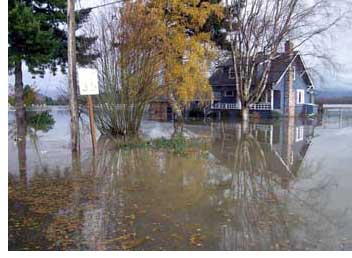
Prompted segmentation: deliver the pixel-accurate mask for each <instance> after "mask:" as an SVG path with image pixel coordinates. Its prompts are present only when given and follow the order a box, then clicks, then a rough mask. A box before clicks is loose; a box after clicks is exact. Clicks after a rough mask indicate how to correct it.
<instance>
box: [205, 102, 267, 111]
mask: <svg viewBox="0 0 352 258" xmlns="http://www.w3.org/2000/svg"><path fill="white" fill-rule="evenodd" d="M210 108H211V109H220V110H239V109H241V107H240V105H239V104H236V103H213V104H212V105H211V106H210ZM249 109H250V110H272V108H271V104H270V103H258V104H252V105H250V106H249Z"/></svg>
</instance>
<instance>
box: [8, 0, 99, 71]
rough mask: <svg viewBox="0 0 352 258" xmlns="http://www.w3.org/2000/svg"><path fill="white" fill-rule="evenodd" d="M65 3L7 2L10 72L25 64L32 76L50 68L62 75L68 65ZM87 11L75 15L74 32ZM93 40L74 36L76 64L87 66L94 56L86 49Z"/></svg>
mask: <svg viewBox="0 0 352 258" xmlns="http://www.w3.org/2000/svg"><path fill="white" fill-rule="evenodd" d="M66 4H67V1H66V0H22V1H19V0H9V5H8V20H9V27H8V45H9V47H8V50H9V56H8V60H9V70H10V71H12V70H13V68H14V66H15V64H16V63H18V62H20V61H25V63H26V65H27V66H28V68H29V71H30V72H31V73H32V74H39V75H41V76H42V75H44V72H45V69H46V68H50V69H51V71H52V72H53V73H54V74H55V72H56V71H57V67H61V70H62V72H65V70H66V63H67V33H66V31H65V30H64V28H65V26H64V25H65V24H66ZM89 13H90V9H85V10H83V11H80V12H77V17H76V19H77V29H78V28H80V27H81V26H82V24H83V23H84V22H85V21H86V20H87V18H88V16H89ZM95 40H96V38H95V37H86V36H78V37H77V61H78V63H79V64H82V65H87V64H89V63H90V62H91V61H92V60H94V59H95V58H96V57H97V55H96V54H95V53H90V52H89V48H90V46H91V45H92V44H93V43H94V41H95Z"/></svg>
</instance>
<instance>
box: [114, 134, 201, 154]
mask: <svg viewBox="0 0 352 258" xmlns="http://www.w3.org/2000/svg"><path fill="white" fill-rule="evenodd" d="M200 145H201V144H200V141H199V140H194V139H193V140H191V139H186V137H184V136H183V135H182V134H176V135H174V136H173V137H171V138H170V139H166V138H158V139H153V140H147V141H146V140H141V139H140V138H133V139H129V140H127V141H124V142H117V146H118V148H120V149H124V150H129V149H135V148H142V149H155V150H167V151H170V152H172V153H175V154H179V155H185V154H186V153H187V150H188V149H189V148H192V147H200Z"/></svg>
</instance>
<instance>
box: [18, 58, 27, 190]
mask: <svg viewBox="0 0 352 258" xmlns="http://www.w3.org/2000/svg"><path fill="white" fill-rule="evenodd" d="M15 99H16V104H15V106H16V128H17V132H16V140H17V148H18V167H19V171H20V181H21V185H22V187H24V189H25V188H26V185H27V175H26V133H27V123H26V110H25V107H24V96H23V78H22V61H17V62H16V64H15Z"/></svg>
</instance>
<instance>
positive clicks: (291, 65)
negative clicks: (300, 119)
mask: <svg viewBox="0 0 352 258" xmlns="http://www.w3.org/2000/svg"><path fill="white" fill-rule="evenodd" d="M263 63H265V59H263V60H262V61H258V67H259V66H260V65H261V64H263ZM232 64H233V63H232V60H230V59H229V60H227V61H225V62H224V63H223V64H222V65H220V66H218V67H217V68H216V70H215V72H214V73H213V74H212V75H211V77H210V79H209V80H210V84H211V86H212V89H213V96H214V97H213V100H212V103H211V105H210V108H209V110H208V111H210V112H221V111H224V110H227V111H236V110H240V109H241V104H240V101H239V100H238V98H237V97H236V89H235V75H234V71H233V68H232ZM259 70H260V69H258V71H259ZM253 86H254V85H253ZM314 89H315V87H314V83H313V81H312V78H311V76H310V74H309V72H308V70H307V68H306V65H305V64H304V61H303V58H302V55H301V54H300V53H299V52H298V51H293V45H292V43H291V42H290V41H287V42H286V43H285V51H284V52H282V53H279V54H278V55H277V56H276V57H275V58H274V60H273V61H272V65H271V70H270V73H269V77H268V81H267V86H266V89H265V91H264V93H263V95H262V97H261V100H260V101H259V102H258V103H255V104H252V105H251V106H250V110H251V112H258V113H260V114H272V113H273V111H274V112H278V113H280V114H282V115H284V116H305V115H311V114H315V113H316V112H317V106H316V105H315V104H314Z"/></svg>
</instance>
